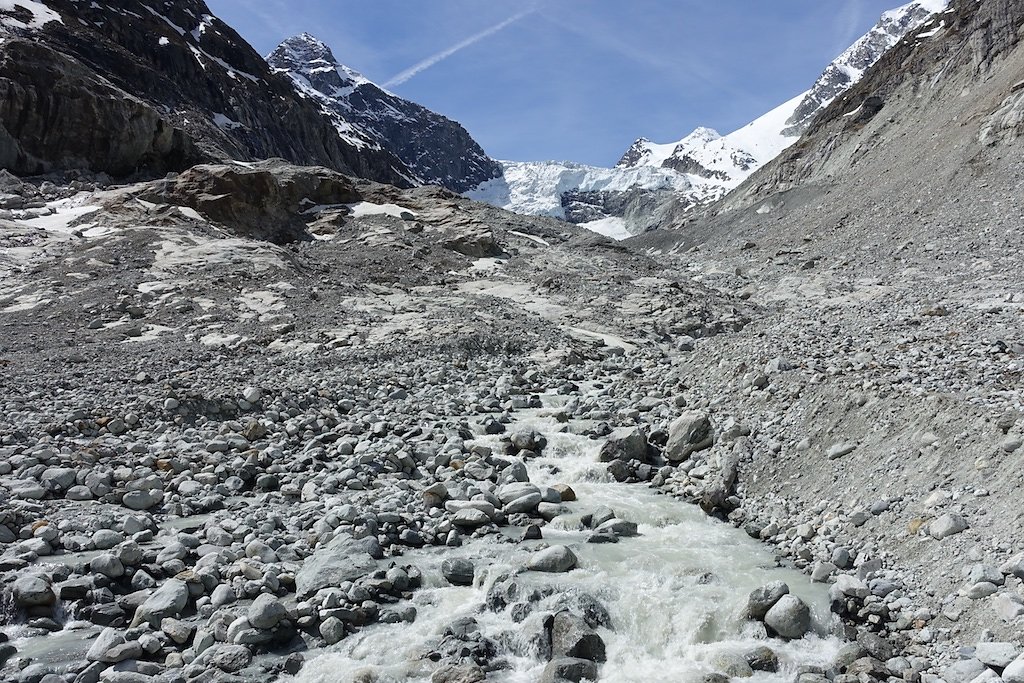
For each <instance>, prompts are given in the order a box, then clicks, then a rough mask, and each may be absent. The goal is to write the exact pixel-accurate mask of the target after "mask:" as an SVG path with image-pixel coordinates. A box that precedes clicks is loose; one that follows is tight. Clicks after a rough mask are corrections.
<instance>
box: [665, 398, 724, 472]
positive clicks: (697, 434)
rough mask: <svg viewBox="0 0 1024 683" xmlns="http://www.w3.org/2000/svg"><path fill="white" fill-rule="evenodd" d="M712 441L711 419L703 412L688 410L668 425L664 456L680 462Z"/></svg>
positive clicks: (707, 446) (713, 438) (709, 445)
mask: <svg viewBox="0 0 1024 683" xmlns="http://www.w3.org/2000/svg"><path fill="white" fill-rule="evenodd" d="M714 442H715V433H714V429H713V428H712V426H711V419H710V418H709V417H708V416H707V415H706V414H705V413H702V412H699V411H696V410H690V411H687V412H685V413H683V414H682V415H680V416H679V417H677V418H676V419H675V420H674V421H673V422H672V424H671V425H670V426H669V430H668V443H667V444H666V445H665V457H666V458H667V459H668V460H669V461H670V462H682V461H683V460H686V459H687V458H689V457H690V456H691V455H692V454H694V453H696V452H698V451H702V450H704V449H706V448H710V447H711V446H712V444H714Z"/></svg>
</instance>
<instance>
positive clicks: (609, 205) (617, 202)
mask: <svg viewBox="0 0 1024 683" xmlns="http://www.w3.org/2000/svg"><path fill="white" fill-rule="evenodd" d="M671 194H672V193H671V192H670V191H667V190H648V189H645V188H640V187H636V188H632V189H630V190H626V191H624V192H615V191H611V192H609V191H596V192H585V191H581V190H569V191H567V192H565V193H563V194H562V197H561V199H562V209H563V211H564V212H565V220H567V221H569V222H570V223H577V224H579V223H590V222H592V221H599V220H602V219H605V218H609V217H616V218H622V219H623V220H624V222H625V225H626V228H627V230H629V231H630V232H632V233H640V232H643V231H644V229H646V228H647V227H648V225H649V223H650V220H649V217H650V210H651V209H652V208H653V207H654V206H656V205H657V204H658V203H660V202H663V201H664V200H665V199H666V198H667V197H668V196H670V195H671Z"/></svg>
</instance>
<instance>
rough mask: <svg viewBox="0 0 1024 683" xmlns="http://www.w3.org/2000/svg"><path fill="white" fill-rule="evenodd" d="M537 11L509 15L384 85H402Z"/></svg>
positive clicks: (386, 86) (531, 10)
mask: <svg viewBox="0 0 1024 683" xmlns="http://www.w3.org/2000/svg"><path fill="white" fill-rule="evenodd" d="M536 11H537V8H536V7H531V8H530V9H528V10H526V11H524V12H520V13H519V14H516V15H513V16H511V17H509V18H508V19H506V20H505V21H503V22H501V23H499V24H495V25H494V26H491V27H490V28H488V29H484V30H483V31H481V32H480V33H477V34H476V35H474V36H470V37H469V38H466V39H465V40H463V41H462V42H461V43H456V44H455V45H452V46H451V47H450V48H448V49H447V50H444V51H442V52H438V53H437V54H436V55H432V56H430V57H427V58H426V59H424V60H423V61H422V62H419V63H418V64H414V65H413V66H410V67H409V68H408V69H406V70H405V71H403V72H402V73H400V74H398V75H397V76H395V77H394V78H392V79H391V80H389V81H388V82H387V83H385V84H384V87H385V88H391V87H393V86H396V85H401V84H402V83H405V82H406V81H407V80H409V79H410V78H412V77H413V76H415V75H416V74H418V73H420V72H421V71H425V70H427V69H429V68H430V67H432V66H434V65H435V64H437V63H438V62H440V61H441V60H444V59H448V58H449V57H451V56H452V55H453V54H455V53H456V52H458V51H459V50H464V49H466V48H467V47H469V46H470V45H473V44H475V43H479V42H480V41H481V40H483V39H484V38H487V37H489V36H493V35H494V34H495V33H497V32H498V31H501V30H502V29H504V28H505V27H507V26H509V25H511V24H514V23H516V22H517V21H519V20H520V19H522V18H523V17H525V16H526V15H528V14H533V13H534V12H536Z"/></svg>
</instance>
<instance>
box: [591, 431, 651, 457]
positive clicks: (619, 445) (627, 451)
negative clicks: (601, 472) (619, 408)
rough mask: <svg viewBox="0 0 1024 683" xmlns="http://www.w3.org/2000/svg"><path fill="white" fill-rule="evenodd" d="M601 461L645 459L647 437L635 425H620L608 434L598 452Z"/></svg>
mask: <svg viewBox="0 0 1024 683" xmlns="http://www.w3.org/2000/svg"><path fill="white" fill-rule="evenodd" d="M598 458H599V459H600V461H601V462H611V461H612V460H640V461H641V462H644V461H646V460H647V437H646V436H645V435H644V433H643V432H642V431H640V429H639V428H637V427H620V428H619V429H616V430H614V431H612V433H611V434H609V435H608V437H607V439H606V440H605V442H604V444H603V445H602V446H601V451H600V452H599V454H598Z"/></svg>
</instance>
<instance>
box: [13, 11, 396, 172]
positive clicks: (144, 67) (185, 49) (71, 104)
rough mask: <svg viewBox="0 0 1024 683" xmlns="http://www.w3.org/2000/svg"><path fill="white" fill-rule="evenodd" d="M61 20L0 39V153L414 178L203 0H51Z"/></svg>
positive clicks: (56, 160)
mask: <svg viewBox="0 0 1024 683" xmlns="http://www.w3.org/2000/svg"><path fill="white" fill-rule="evenodd" d="M46 4H47V7H49V8H50V9H51V10H53V11H55V12H57V13H59V15H60V17H61V19H62V21H49V22H47V23H46V24H45V25H43V26H42V27H41V28H32V29H25V30H21V29H18V28H11V26H10V23H8V24H7V26H6V30H7V32H8V33H14V34H15V36H13V37H8V38H7V40H5V41H4V42H3V43H0V93H2V94H3V104H2V106H0V129H2V130H0V163H2V164H3V166H4V167H5V168H8V169H10V170H12V171H14V172H16V173H20V174H33V173H42V172H47V171H50V170H55V169H65V168H83V169H88V170H92V171H103V172H107V173H111V174H114V175H127V174H131V173H134V172H142V173H150V174H152V173H160V172H164V171H169V170H182V169H183V168H186V167H188V166H189V165H191V164H193V163H195V162H197V161H202V160H220V159H238V160H253V159H261V158H267V157H280V158H284V159H287V160H289V161H293V162H295V163H300V164H319V165H323V166H326V167H329V168H333V169H337V170H339V171H343V172H346V173H352V174H355V175H359V176H362V177H367V178H371V179H374V180H378V181H382V182H388V183H394V184H399V185H405V186H407V185H409V184H410V180H409V178H410V176H411V175H412V174H411V173H410V171H409V170H408V169H407V168H406V167H405V165H404V164H403V163H402V162H401V161H400V160H399V159H398V158H397V157H395V156H394V155H393V154H391V153H390V152H388V151H386V150H382V149H374V148H367V147H359V146H356V145H352V144H350V143H348V142H346V141H345V140H343V139H341V138H340V137H339V136H338V135H337V133H336V132H335V130H334V127H333V126H332V125H331V122H330V121H329V120H328V119H327V118H326V117H324V116H323V114H322V113H321V112H320V110H319V107H317V106H316V105H315V104H314V103H313V102H310V101H308V100H305V99H303V98H301V97H298V96H297V95H296V93H295V90H294V88H293V87H292V84H291V83H290V81H289V80H288V79H287V78H285V77H283V76H280V75H276V74H275V73H273V71H272V70H271V69H270V67H269V66H268V65H267V64H266V62H265V61H264V60H263V59H262V58H261V57H260V56H259V55H258V54H257V53H256V52H255V51H254V50H253V49H252V48H251V47H250V46H249V45H248V44H247V43H246V42H245V41H244V40H243V39H242V38H241V37H240V36H239V35H238V34H237V33H236V32H235V31H234V30H232V29H231V28H230V27H229V26H227V25H226V24H224V23H223V22H221V21H220V20H219V19H217V18H216V17H214V16H212V14H211V12H210V10H209V8H208V7H207V6H206V4H205V3H204V2H202V0H175V1H174V2H170V1H164V0H138V1H137V2H132V3H112V4H99V3H88V4H87V3H84V2H75V1H74V0H47V3H46Z"/></svg>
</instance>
